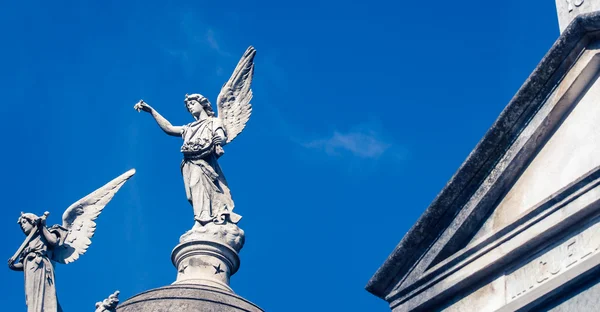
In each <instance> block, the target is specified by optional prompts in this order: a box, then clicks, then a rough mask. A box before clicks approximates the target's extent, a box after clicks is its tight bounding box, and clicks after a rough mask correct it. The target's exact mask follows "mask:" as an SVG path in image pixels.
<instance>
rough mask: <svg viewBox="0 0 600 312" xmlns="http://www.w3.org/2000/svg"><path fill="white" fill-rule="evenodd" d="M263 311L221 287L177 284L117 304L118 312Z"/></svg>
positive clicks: (149, 291)
mask: <svg viewBox="0 0 600 312" xmlns="http://www.w3.org/2000/svg"><path fill="white" fill-rule="evenodd" d="M150 311H153V312H167V311H168V312H180V311H181V312H183V311H211V312H239V311H248V312H264V311H263V310H262V309H261V308H259V307H258V306H257V305H255V304H253V303H252V302H250V301H248V300H246V299H244V298H242V297H240V296H238V295H236V294H233V293H230V292H226V291H223V290H220V289H216V288H212V287H207V286H200V285H192V284H178V285H171V286H165V287H160V288H156V289H152V290H148V291H145V292H143V293H140V294H138V295H135V296H133V297H131V298H129V299H127V300H126V301H124V302H123V303H121V304H119V306H118V307H117V312H150Z"/></svg>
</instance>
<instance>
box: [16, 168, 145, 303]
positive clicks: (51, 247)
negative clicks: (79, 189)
mask: <svg viewBox="0 0 600 312" xmlns="http://www.w3.org/2000/svg"><path fill="white" fill-rule="evenodd" d="M134 174H135V169H131V170H129V171H127V172H126V173H124V174H122V175H121V176H119V177H117V178H116V179H114V180H112V181H110V182H109V183H107V184H106V185H104V186H103V187H101V188H99V189H97V190H96V191H94V192H92V193H91V194H89V195H87V196H86V197H84V198H82V199H80V200H79V201H77V202H76V203H74V204H72V205H71V206H69V208H67V210H66V211H65V212H64V214H63V216H62V219H63V223H62V225H54V226H52V227H50V228H48V227H46V217H47V216H48V215H49V214H48V212H46V213H44V215H43V216H41V217H38V216H36V215H35V214H33V213H21V216H20V217H19V220H18V223H19V225H20V226H21V229H22V230H23V233H25V235H27V238H26V239H25V241H24V242H23V244H21V247H20V248H19V249H18V250H17V252H16V253H15V255H14V256H12V257H11V258H10V259H8V267H9V268H10V269H12V270H14V271H23V273H24V274H25V300H26V303H27V311H28V312H62V309H61V307H60V304H59V302H58V298H57V296H56V288H55V282H54V263H55V262H58V263H62V264H68V263H71V262H73V261H75V260H77V259H78V258H79V256H81V255H83V254H84V253H85V252H86V250H87V248H88V247H89V245H90V244H91V243H92V242H91V240H90V239H91V238H92V236H94V232H95V231H96V223H95V222H94V220H96V218H97V217H98V215H100V212H102V209H104V206H106V204H108V202H109V201H110V200H111V199H112V198H113V196H114V195H115V194H116V193H117V191H118V190H119V188H121V186H122V185H123V184H124V183H125V182H126V181H127V180H128V179H129V178H131V177H132V176H133V175H134Z"/></svg>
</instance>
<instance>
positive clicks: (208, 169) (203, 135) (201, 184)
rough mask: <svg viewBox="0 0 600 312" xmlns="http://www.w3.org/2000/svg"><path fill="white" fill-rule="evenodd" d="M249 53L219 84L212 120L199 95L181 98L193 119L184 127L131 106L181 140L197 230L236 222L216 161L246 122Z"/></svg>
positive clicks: (142, 105) (206, 103) (141, 104)
mask: <svg viewBox="0 0 600 312" xmlns="http://www.w3.org/2000/svg"><path fill="white" fill-rule="evenodd" d="M255 55H256V50H254V48H253V47H249V48H248V49H247V50H246V52H245V53H244V55H243V57H242V59H241V60H240V61H239V63H238V65H237V67H236V68H235V70H234V72H233V75H232V76H231V78H229V81H227V83H225V85H223V88H222V89H221V92H220V93H219V96H218V97H217V109H218V116H215V113H214V111H213V109H212V107H211V104H210V102H209V101H208V99H207V98H206V97H204V96H202V95H201V94H191V95H187V94H186V96H185V100H184V103H185V106H186V108H187V110H188V112H189V113H190V114H191V115H192V117H194V119H195V121H193V122H191V123H189V124H187V125H184V126H173V125H171V123H170V122H169V121H168V120H166V119H165V118H164V117H163V116H161V115H160V114H159V113H158V112H157V111H156V110H155V109H154V108H152V107H151V106H150V105H148V104H146V103H145V102H144V101H143V100H141V101H139V102H138V103H137V104H135V106H134V108H135V109H136V110H137V111H138V112H139V111H144V112H147V113H150V114H151V115H152V117H153V118H154V120H155V121H156V123H157V124H158V126H159V127H160V128H161V129H162V130H163V131H164V132H165V133H167V134H168V135H171V136H176V137H181V138H182V139H183V145H182V146H181V152H182V153H183V161H182V163H181V174H182V176H183V181H184V186H185V192H186V195H187V199H188V201H189V202H190V204H191V205H192V207H193V209H194V216H195V217H194V218H195V220H196V221H197V222H198V223H199V224H200V225H202V226H204V225H205V224H207V223H210V222H215V223H216V224H222V223H225V222H227V221H229V222H231V223H233V224H236V223H237V222H238V221H239V220H240V219H241V216H240V215H238V214H236V213H233V212H232V210H233V208H234V205H233V200H232V198H231V192H230V190H229V187H228V186H227V181H226V180H225V176H224V175H223V172H222V171H221V167H220V166H219V164H218V162H217V159H218V158H219V157H221V155H223V149H222V146H224V145H226V144H228V143H230V142H231V141H232V140H233V139H234V138H235V137H236V136H237V135H238V134H240V132H242V130H243V129H244V127H245V126H246V122H248V119H249V118H250V113H251V110H252V107H251V105H250V100H251V99H252V90H251V89H250V84H251V83H252V78H253V74H254V56H255Z"/></svg>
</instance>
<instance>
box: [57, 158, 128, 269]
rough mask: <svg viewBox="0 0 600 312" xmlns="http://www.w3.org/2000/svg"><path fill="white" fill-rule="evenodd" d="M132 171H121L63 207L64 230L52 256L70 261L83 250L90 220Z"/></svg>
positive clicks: (92, 225)
mask: <svg viewBox="0 0 600 312" xmlns="http://www.w3.org/2000/svg"><path fill="white" fill-rule="evenodd" d="M134 174H135V169H131V170H129V171H127V172H125V173H124V174H122V175H120V176H119V177H117V178H115V179H114V180H112V181H110V182H108V183H107V184H106V185H104V186H103V187H101V188H99V189H97V190H95V191H94V192H92V193H91V194H89V195H87V196H86V197H84V198H82V199H80V200H79V201H77V202H76V203H74V204H72V205H71V206H69V208H67V210H66V211H65V213H64V214H63V217H62V218H63V224H62V226H63V227H64V228H65V229H67V230H68V232H67V234H66V236H65V237H61V239H60V241H61V243H60V244H59V245H58V246H57V247H56V248H55V249H54V253H53V256H52V260H54V261H56V262H59V263H64V264H67V263H71V262H73V261H75V260H77V259H79V256H80V255H83V254H84V253H85V252H86V251H87V248H88V247H89V246H90V244H91V243H92V241H91V238H92V236H94V232H95V231H96V222H94V220H96V218H98V215H100V212H102V209H104V206H106V204H108V202H110V200H111V199H112V198H113V196H114V195H115V194H116V193H117V191H118V190H119V189H120V188H121V186H123V184H124V183H125V182H126V181H127V180H128V179H129V178H131V177H132V176H133V175H134Z"/></svg>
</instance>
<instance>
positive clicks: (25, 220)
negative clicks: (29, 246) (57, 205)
mask: <svg viewBox="0 0 600 312" xmlns="http://www.w3.org/2000/svg"><path fill="white" fill-rule="evenodd" d="M37 219H38V216H36V215H34V214H33V213H22V212H21V216H20V217H19V220H18V221H17V223H19V225H20V226H21V230H23V233H25V235H29V233H30V232H31V230H33V229H34V228H35V220H37Z"/></svg>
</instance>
